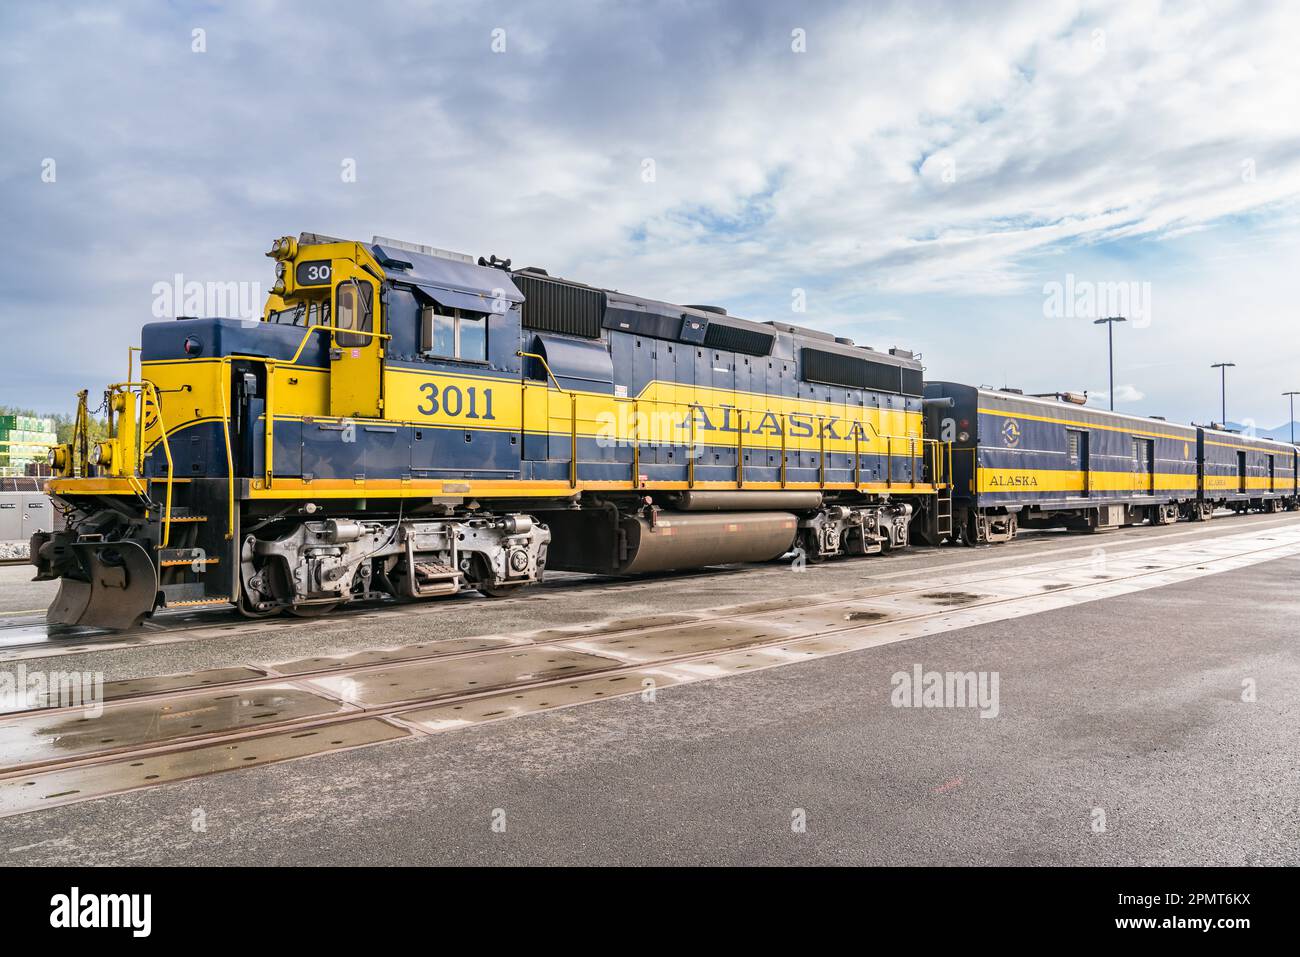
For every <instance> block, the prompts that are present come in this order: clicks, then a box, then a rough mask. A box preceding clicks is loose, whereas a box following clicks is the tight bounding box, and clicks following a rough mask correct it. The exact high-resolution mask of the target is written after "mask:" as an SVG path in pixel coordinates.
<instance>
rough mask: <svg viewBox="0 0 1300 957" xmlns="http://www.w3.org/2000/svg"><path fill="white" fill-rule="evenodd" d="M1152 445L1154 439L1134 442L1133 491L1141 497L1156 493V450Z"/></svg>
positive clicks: (1135, 440)
mask: <svg viewBox="0 0 1300 957" xmlns="http://www.w3.org/2000/svg"><path fill="white" fill-rule="evenodd" d="M1152 444H1153V440H1152V439H1134V440H1133V491H1134V492H1136V493H1138V494H1139V495H1153V494H1154V493H1155V489H1156V475H1155V454H1154V451H1155V450H1154V449H1153V448H1152Z"/></svg>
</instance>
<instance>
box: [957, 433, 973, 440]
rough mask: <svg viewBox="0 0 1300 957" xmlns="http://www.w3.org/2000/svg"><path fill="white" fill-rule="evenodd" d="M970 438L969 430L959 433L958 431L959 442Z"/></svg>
mask: <svg viewBox="0 0 1300 957" xmlns="http://www.w3.org/2000/svg"><path fill="white" fill-rule="evenodd" d="M969 438H970V433H969V432H958V433H957V441H958V442H965V441H966V440H967V439H969Z"/></svg>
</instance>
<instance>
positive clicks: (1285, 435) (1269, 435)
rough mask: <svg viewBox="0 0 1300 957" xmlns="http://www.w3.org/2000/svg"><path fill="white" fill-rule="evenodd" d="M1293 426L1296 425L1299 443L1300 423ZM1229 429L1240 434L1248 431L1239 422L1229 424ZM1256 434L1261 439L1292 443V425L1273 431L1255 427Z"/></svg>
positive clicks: (1273, 429) (1282, 426) (1281, 426)
mask: <svg viewBox="0 0 1300 957" xmlns="http://www.w3.org/2000/svg"><path fill="white" fill-rule="evenodd" d="M1293 424H1294V425H1295V435H1296V439H1297V441H1300V422H1296V423H1293ZM1228 428H1230V429H1236V430H1237V431H1239V432H1245V431H1246V426H1244V425H1242V424H1241V423H1239V422H1229V423H1228ZM1254 434H1255V435H1257V436H1259V437H1260V438H1261V439H1276V440H1277V441H1279V442H1290V441H1291V424H1283V425H1279V426H1277V427H1275V428H1272V429H1261V428H1260V427H1259V426H1255V432H1254Z"/></svg>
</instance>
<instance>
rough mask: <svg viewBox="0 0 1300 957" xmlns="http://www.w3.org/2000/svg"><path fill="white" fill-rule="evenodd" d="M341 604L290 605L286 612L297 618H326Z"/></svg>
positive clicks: (335, 602) (333, 602) (334, 602)
mask: <svg viewBox="0 0 1300 957" xmlns="http://www.w3.org/2000/svg"><path fill="white" fill-rule="evenodd" d="M340 604H342V602H337V601H332V602H330V603H329V604H326V605H290V606H289V607H288V608H286V609H285V611H287V612H288V613H289V614H291V615H293V616H294V617H295V618H324V617H325V616H326V615H328V614H330V613H331V612H333V611H334V609H336V608H338V606H339V605H340Z"/></svg>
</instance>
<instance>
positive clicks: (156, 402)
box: [140, 379, 176, 548]
mask: <svg viewBox="0 0 1300 957" xmlns="http://www.w3.org/2000/svg"><path fill="white" fill-rule="evenodd" d="M146 388H147V389H148V394H149V401H151V402H152V403H153V407H154V410H155V412H156V414H157V416H158V431H159V432H160V433H161V434H162V446H163V453H164V454H165V455H166V456H167V500H166V510H165V511H164V512H163V537H162V545H161V547H162V548H166V547H167V546H168V545H169V544H170V543H171V537H172V485H173V484H174V481H175V475H176V471H175V464H174V463H173V462H172V447H171V443H170V442H168V441H167V423H166V422H164V421H163V414H162V399H161V398H159V396H158V387H157V386H156V385H154V384H153V383H152V382H150V381H149V380H148V379H145V380H144V388H141V390H140V399H141V404H140V435H141V437H142V438H143V436H144V397H145V389H146ZM140 455H141V457H142V458H143V456H144V442H141V443H140Z"/></svg>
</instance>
